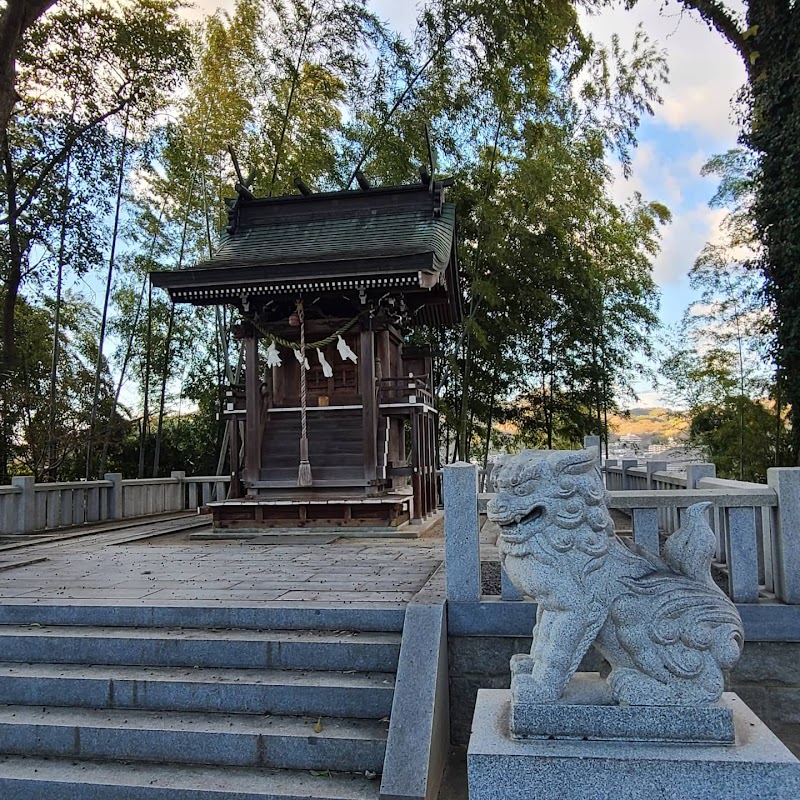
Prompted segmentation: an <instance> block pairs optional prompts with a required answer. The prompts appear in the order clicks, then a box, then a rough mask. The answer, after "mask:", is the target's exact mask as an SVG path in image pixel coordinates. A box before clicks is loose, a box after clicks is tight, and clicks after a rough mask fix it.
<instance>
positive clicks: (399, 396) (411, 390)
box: [378, 375, 433, 406]
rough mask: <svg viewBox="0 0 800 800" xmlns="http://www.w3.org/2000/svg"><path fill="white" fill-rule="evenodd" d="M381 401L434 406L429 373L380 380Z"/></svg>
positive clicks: (379, 394)
mask: <svg viewBox="0 0 800 800" xmlns="http://www.w3.org/2000/svg"><path fill="white" fill-rule="evenodd" d="M378 402H379V403H394V404H397V403H402V404H408V405H420V404H423V403H424V404H425V405H429V406H433V394H432V393H431V389H430V383H429V382H428V376H427V375H405V376H400V377H397V378H381V379H380V380H379V381H378Z"/></svg>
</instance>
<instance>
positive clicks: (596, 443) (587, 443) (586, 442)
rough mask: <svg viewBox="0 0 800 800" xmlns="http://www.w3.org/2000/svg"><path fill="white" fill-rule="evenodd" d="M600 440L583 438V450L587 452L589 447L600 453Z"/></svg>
mask: <svg viewBox="0 0 800 800" xmlns="http://www.w3.org/2000/svg"><path fill="white" fill-rule="evenodd" d="M601 444H602V443H601V440H600V437H599V436H584V437H583V449H584V450H588V449H589V448H590V447H596V448H597V452H598V453H600V447H601Z"/></svg>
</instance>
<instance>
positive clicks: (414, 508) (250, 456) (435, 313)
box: [151, 179, 461, 528]
mask: <svg viewBox="0 0 800 800" xmlns="http://www.w3.org/2000/svg"><path fill="white" fill-rule="evenodd" d="M359 183H360V184H361V185H362V188H361V189H359V190H353V191H340V192H326V193H316V194H311V193H308V192H307V190H306V189H305V187H302V188H303V189H304V191H305V192H306V193H304V194H298V195H296V196H295V195H291V196H284V197H277V198H257V197H254V196H253V195H252V194H251V193H250V192H249V191H248V190H246V189H243V188H241V187H238V188H239V192H238V197H237V198H236V199H235V200H232V201H229V225H228V228H227V235H226V236H225V237H224V238H223V240H222V242H221V243H220V246H219V248H218V250H217V251H216V253H215V254H214V256H213V257H212V258H210V259H209V260H207V261H203V262H201V263H199V264H196V265H194V266H193V267H191V268H188V269H180V270H172V271H165V272H154V273H152V275H151V278H152V281H153V284H154V285H155V286H159V287H162V288H164V289H166V290H167V291H168V292H169V294H170V297H171V299H172V301H173V302H175V303H191V304H193V305H217V304H230V305H233V306H235V307H236V308H237V309H238V310H239V311H240V312H241V324H239V325H238V326H237V328H236V330H235V334H236V335H237V336H238V337H240V338H242V339H243V340H244V342H243V343H244V378H243V381H242V382H241V383H240V384H238V385H235V386H232V387H230V390H229V392H228V402H227V404H226V405H227V407H226V409H224V411H225V413H227V414H229V415H230V419H232V421H233V422H234V424H232V425H231V426H230V429H231V436H230V443H231V445H230V446H231V473H232V474H231V479H232V480H231V492H230V493H229V497H228V499H227V500H225V501H223V502H217V503H212V504H211V507H212V510H213V514H214V523H215V525H216V526H217V527H238V528H261V527H265V528H266V527H272V526H277V525H282V526H285V525H288V526H296V525H308V526H314V525H317V526H331V525H334V526H335V525H339V526H350V525H353V526H359V525H362V526H363V525H369V526H385V525H392V526H397V525H400V524H402V523H403V522H405V521H407V520H411V519H424V518H425V517H426V516H427V515H428V514H430V513H432V512H433V511H434V509H435V508H436V505H437V484H436V460H437V453H438V445H437V429H438V425H437V412H436V410H435V400H434V397H435V386H434V385H433V370H432V363H431V356H430V353H429V352H428V351H426V350H425V349H422V348H418V347H409V346H407V345H405V344H404V336H405V335H407V334H408V333H409V332H410V331H412V330H413V329H414V328H416V327H419V326H432V327H434V328H443V327H446V326H450V325H453V324H454V323H456V322H458V321H459V320H460V319H461V304H460V292H459V288H458V265H457V260H456V237H455V230H456V224H455V210H454V206H453V205H452V204H450V203H447V202H445V200H444V195H445V188H446V182H442V181H428V180H425V182H423V183H420V184H416V185H409V186H391V187H380V188H371V187H369V184H367V183H366V181H364V180H363V179H361V180H360V181H359ZM301 361H302V362H304V363H301ZM304 434H305V435H304ZM242 445H243V446H242Z"/></svg>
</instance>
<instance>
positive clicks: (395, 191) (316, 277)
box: [151, 182, 461, 324]
mask: <svg viewBox="0 0 800 800" xmlns="http://www.w3.org/2000/svg"><path fill="white" fill-rule="evenodd" d="M151 279H152V282H153V285H155V286H159V287H162V288H164V289H167V291H168V292H169V294H170V297H171V298H172V300H173V301H174V302H178V303H192V304H196V305H203V304H215V303H233V304H237V303H238V304H244V303H246V302H248V299H253V298H259V297H261V298H274V297H276V296H281V295H282V296H287V295H294V294H297V293H303V292H305V291H315V292H317V293H325V292H328V293H341V292H343V291H344V292H352V291H354V290H357V291H359V292H364V291H366V292H368V293H370V292H371V293H377V295H378V296H380V295H382V294H384V293H385V292H386V291H387V290H389V291H395V292H398V293H401V294H403V296H405V297H406V299H407V300H409V303H410V304H411V306H413V307H416V308H420V311H421V316H420V317H419V318H420V319H429V321H431V323H436V324H439V323H445V322H447V321H448V320H449V321H453V320H457V319H459V318H460V316H461V305H460V292H459V287H458V266H457V253H456V216H455V206H453V205H452V204H451V203H446V202H444V185H443V184H442V183H439V182H437V183H434V184H433V185H426V184H416V185H409V186H393V187H379V188H375V189H372V188H370V189H368V190H366V191H364V190H354V191H342V192H327V193H318V194H313V195H310V196H305V195H291V196H285V197H277V198H257V197H253V196H252V195H250V194H249V193H242V192H240V196H239V197H238V199H237V200H236V201H232V202H231V205H230V210H229V225H228V232H227V233H226V234H225V235H224V236H223V238H222V239H221V240H220V242H219V244H218V246H217V248H216V250H215V252H214V254H213V256H212V257H211V258H208V259H206V260H203V261H201V262H199V263H197V264H195V265H193V266H190V267H188V268H184V269H180V270H167V271H158V272H153V273H151ZM410 295H414V297H413V298H411V297H410ZM434 306H437V308H434ZM422 307H424V308H422Z"/></svg>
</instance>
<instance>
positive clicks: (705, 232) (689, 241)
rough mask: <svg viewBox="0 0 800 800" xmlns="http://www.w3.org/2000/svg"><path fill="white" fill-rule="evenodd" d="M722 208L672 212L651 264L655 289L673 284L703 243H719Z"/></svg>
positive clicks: (682, 273)
mask: <svg viewBox="0 0 800 800" xmlns="http://www.w3.org/2000/svg"><path fill="white" fill-rule="evenodd" d="M726 213H727V212H725V211H724V210H723V209H716V208H708V206H705V205H701V206H696V207H695V208H690V209H687V210H686V211H683V212H679V213H676V214H675V215H674V216H673V220H672V224H671V225H670V226H669V227H667V228H666V229H665V230H664V234H663V237H662V240H661V252H660V253H659V254H658V256H657V257H656V260H655V262H654V264H653V278H654V279H655V281H656V283H657V284H658V285H659V286H668V285H677V284H678V283H680V281H681V279H682V278H683V277H684V276H685V275H686V274H687V273H688V272H689V270H690V269H691V268H692V266H693V265H694V262H695V259H696V258H697V256H699V255H700V252H701V251H702V249H703V247H705V244H706V242H709V241H711V242H714V241H718V240H719V236H720V234H719V227H720V225H721V224H722V221H723V220H724V219H725V215H726Z"/></svg>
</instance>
